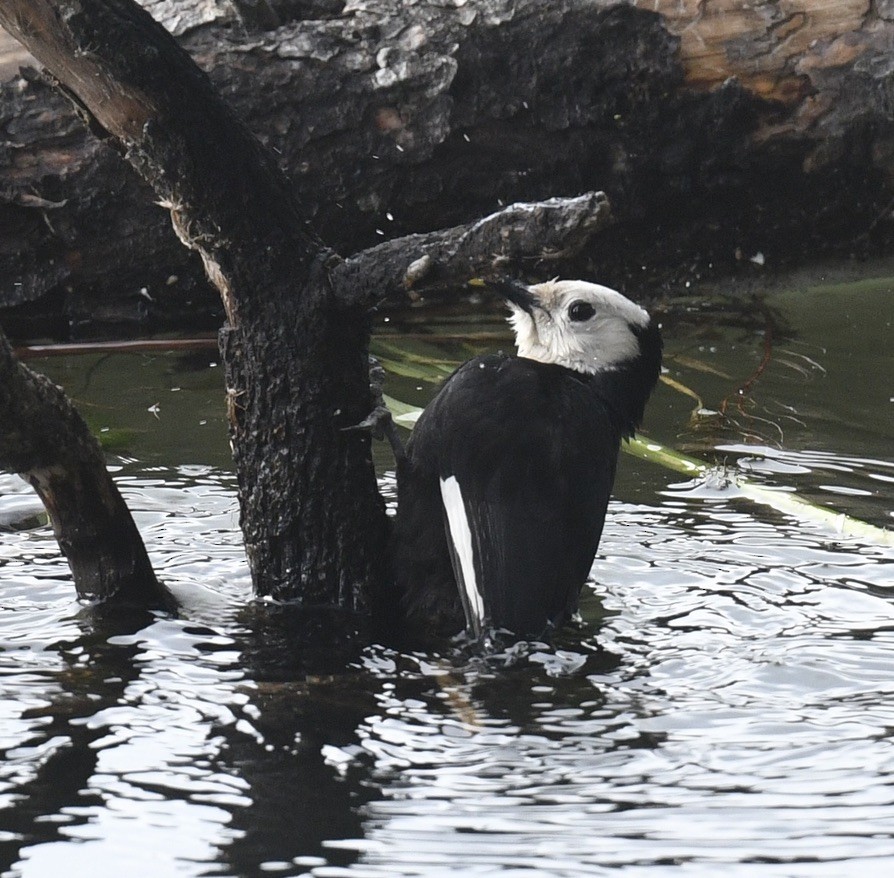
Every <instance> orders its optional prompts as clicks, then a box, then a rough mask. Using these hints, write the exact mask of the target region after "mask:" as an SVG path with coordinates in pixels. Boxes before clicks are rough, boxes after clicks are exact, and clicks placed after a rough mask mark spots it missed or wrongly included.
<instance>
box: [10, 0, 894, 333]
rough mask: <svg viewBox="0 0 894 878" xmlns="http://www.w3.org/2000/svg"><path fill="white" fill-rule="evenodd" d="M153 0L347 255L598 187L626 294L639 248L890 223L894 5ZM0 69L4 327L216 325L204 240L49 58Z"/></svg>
mask: <svg viewBox="0 0 894 878" xmlns="http://www.w3.org/2000/svg"><path fill="white" fill-rule="evenodd" d="M144 5H146V6H147V8H149V9H150V10H151V11H152V12H153V14H155V15H157V16H159V17H160V19H161V20H162V22H163V23H165V24H166V25H167V26H168V27H169V29H171V30H172V32H173V33H174V34H175V35H176V36H177V38H178V40H179V42H180V44H181V45H182V46H184V47H185V48H186V50H187V51H188V52H189V53H190V54H191V55H192V56H193V57H194V58H195V59H196V60H197V62H198V63H199V64H200V65H201V66H202V67H203V68H204V69H205V70H206V71H207V72H208V74H209V76H210V77H211V79H212V81H213V83H214V84H215V86H216V87H217V88H218V89H219V90H220V91H221V93H223V94H224V95H225V96H226V97H227V99H228V100H229V101H231V102H232V103H233V105H234V106H235V107H236V109H237V112H238V113H239V115H241V117H242V118H243V119H244V120H245V121H246V122H247V124H248V125H249V127H250V128H251V129H252V130H253V131H255V132H256V133H257V134H258V135H259V136H260V137H261V139H262V140H263V141H264V142H265V143H266V144H267V145H268V146H269V147H270V148H271V149H273V150H274V152H275V153H276V155H277V161H278V162H279V163H280V164H281V166H282V167H283V168H284V169H285V170H286V171H287V172H288V173H289V174H290V175H291V176H292V178H293V179H294V180H295V183H296V186H297V188H298V189H299V190H300V191H301V193H302V197H303V199H304V210H305V212H306V218H307V219H308V221H311V222H312V223H313V226H314V228H315V229H316V230H317V232H318V233H319V234H320V235H321V237H323V238H324V239H325V240H326V241H327V242H329V243H330V244H331V245H333V246H334V247H335V248H336V249H337V250H339V251H340V252H343V253H351V252H356V251H358V250H360V249H363V248H365V247H368V246H370V245H371V244H373V243H375V242H376V241H381V240H382V239H383V238H384V239H389V238H394V237H399V236H402V235H405V234H410V233H422V232H429V231H432V230H435V229H438V228H442V227H445V226H449V225H454V224H458V223H462V222H468V221H470V220H472V219H474V218H475V217H477V216H481V215H485V214H488V213H491V212H493V211H494V210H496V209H498V208H499V207H500V205H501V204H507V203H510V202H511V201H518V200H526V201H528V200H540V199H543V198H547V197H550V196H553V195H556V194H567V195H576V194H578V193H579V192H582V191H588V190H595V189H603V190H605V191H606V192H607V193H608V195H609V197H610V198H611V200H612V203H613V205H614V207H615V213H616V216H617V218H618V223H617V224H616V226H615V227H614V228H613V229H612V230H611V231H610V232H608V233H607V234H606V235H605V236H604V237H603V239H602V240H601V242H600V246H598V247H590V248H589V249H588V251H587V252H586V253H585V254H584V255H583V257H582V258H581V259H580V260H579V262H578V265H577V266H576V268H575V271H577V272H579V273H583V274H589V275H591V276H598V277H600V278H601V279H603V280H605V281H607V282H611V283H614V284H615V285H619V286H623V287H624V288H626V289H628V291H632V292H636V290H637V288H638V286H639V285H641V284H642V283H643V278H646V277H647V278H649V279H652V278H653V274H652V273H650V272H648V273H647V272H643V271H642V266H647V267H649V268H653V267H657V266H662V265H664V266H666V265H673V266H675V267H677V266H681V265H684V266H685V267H686V269H687V270H691V271H692V272H694V273H697V272H699V271H701V270H704V269H705V268H706V267H707V265H708V264H713V265H715V267H718V266H722V267H726V268H729V267H730V266H732V265H735V264H736V259H737V257H738V258H739V259H741V260H742V262H743V264H746V265H748V264H749V263H748V262H747V258H748V257H750V256H752V255H754V254H756V253H757V252H760V253H762V254H763V256H764V258H765V260H767V261H769V262H771V263H779V262H784V261H790V260H792V259H797V258H802V257H804V256H805V255H806V256H810V255H817V254H822V255H827V254H828V253H829V252H830V251H832V252H839V253H840V252H845V253H849V252H852V251H855V250H862V249H865V248H867V247H872V246H877V247H882V246H885V245H886V244H887V243H889V242H890V241H891V237H892V223H891V201H892V198H894V186H892V180H894V120H892V114H891V111H890V106H891V97H890V82H891V77H890V71H891V65H892V61H891V59H892V58H894V51H892V49H894V7H892V6H891V4H890V3H889V2H887V0H884V2H881V0H879V2H873V3H870V0H844V2H841V3H835V4H831V3H828V2H825V0H785V2H766V3H754V4H742V3H740V2H738V0H712V2H710V3H704V2H697V0H684V2H682V3H681V2H676V0H674V2H671V0H648V2H631V0H627V2H624V0H559V2H549V3H546V2H543V0H467V2H456V3H449V4H445V3H435V2H417V3H414V4H412V5H407V4H405V3H402V2H399V0H379V2H376V3H364V2H361V0H350V2H340V0H314V2H306V3H305V2H295V0H265V2H261V3H259V2H248V0H244V2H236V3H231V2H229V0H209V2H205V3H201V4H197V3H195V2H193V0H144ZM2 88H3V92H2V103H0V127H2V128H3V130H4V137H3V138H2V140H0V192H2V196H0V230H2V235H0V302H2V303H3V305H4V306H5V307H6V309H7V310H6V311H5V312H4V315H3V319H4V322H5V324H6V326H7V328H9V329H10V330H11V331H15V332H17V333H19V334H27V333H28V332H29V331H31V330H30V329H29V327H30V326H33V323H29V322H27V321H25V320H24V319H18V318H24V317H26V316H28V317H29V319H30V315H32V314H34V313H42V314H43V315H44V316H45V317H46V321H45V323H44V328H45V329H46V330H47V331H50V332H53V333H54V334H56V335H62V336H66V335H70V336H78V335H84V334H86V333H88V332H92V331H95V327H96V325H97V323H103V322H104V323H105V324H107V325H111V326H112V327H113V328H116V329H118V330H119V331H120V326H121V325H122V324H137V325H141V326H155V325H158V323H159V322H165V321H167V322H168V323H170V322H171V321H174V322H176V321H178V320H180V319H181V318H182V317H183V316H184V314H187V313H189V314H192V315H195V319H197V320H198V321H199V322H204V323H205V325H207V324H208V321H209V320H211V321H213V320H214V319H215V318H214V315H213V314H212V313H209V309H211V303H212V300H211V298H210V296H209V293H208V288H207V285H206V284H205V282H204V280H203V279H202V267H201V264H200V261H199V260H198V259H196V258H195V257H194V256H193V257H192V258H190V257H189V255H188V254H186V253H185V252H184V251H182V250H181V249H180V248H179V247H178V244H177V241H176V238H175V236H174V234H172V232H171V229H170V226H169V223H168V222H167V220H166V219H165V217H164V214H163V212H162V211H159V210H158V209H157V208H155V207H154V206H153V205H152V204H151V200H152V196H151V192H150V191H149V190H148V189H147V188H146V186H145V184H143V183H141V182H139V181H137V180H136V179H135V178H134V177H133V175H132V174H130V173H129V171H128V169H127V168H126V166H125V164H124V163H123V162H122V161H121V159H120V158H119V157H118V156H117V155H116V154H115V153H114V152H113V151H112V150H109V149H108V148H107V147H105V146H102V145H100V144H99V143H97V142H96V141H95V140H94V139H92V138H90V137H89V136H88V134H87V133H86V132H85V131H84V130H83V128H82V126H80V123H79V122H78V121H77V119H76V117H75V115H74V114H73V112H72V111H71V109H70V108H68V107H67V106H66V103H65V101H64V100H63V99H62V98H61V97H60V96H59V95H58V94H57V93H56V92H55V91H53V90H52V89H51V88H50V87H48V86H47V85H46V84H45V83H44V82H42V81H41V80H40V78H39V77H37V76H36V75H34V74H33V73H32V74H28V75H27V76H25V77H24V78H17V79H14V80H12V81H10V82H7V83H6V84H4V85H3V87H2ZM24 303H36V304H31V305H27V307H26V309H25V310H24V311H22V310H21V308H22V306H23V305H24ZM16 305H19V306H20V310H15V309H14V306H16ZM10 308H13V310H9V309H10ZM200 315H204V316H200Z"/></svg>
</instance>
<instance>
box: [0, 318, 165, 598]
mask: <svg viewBox="0 0 894 878" xmlns="http://www.w3.org/2000/svg"><path fill="white" fill-rule="evenodd" d="M0 424H2V425H3V429H0V468H2V469H5V470H8V471H10V472H15V473H19V474H20V475H21V476H22V478H23V479H25V480H26V481H27V482H29V483H30V484H31V485H32V487H33V488H34V489H35V490H36V491H37V493H38V495H39V496H40V499H41V500H42V501H43V504H44V506H45V507H46V509H47V512H48V514H49V517H50V521H51V523H52V525H53V530H54V531H55V533H56V538H57V539H58V540H59V545H60V547H61V548H62V551H63V553H64V554H65V557H66V558H67V559H68V563H69V566H70V567H71V571H72V575H73V576H74V582H75V587H76V588H77V592H78V595H79V596H80V597H82V598H87V599H90V600H115V601H117V602H123V603H128V604H134V605H139V606H143V607H152V608H159V609H173V608H174V600H173V598H172V597H171V595H170V594H169V592H168V591H167V589H166V588H165V587H164V586H162V585H161V584H159V582H158V580H157V579H156V578H155V574H154V572H153V571H152V566H151V564H150V563H149V558H148V556H147V555H146V550H145V548H144V546H143V541H142V540H141V539H140V535H139V532H138V531H137V527H136V525H135V524H134V521H133V518H132V516H131V514H130V512H129V510H128V508H127V506H126V504H125V503H124V500H123V499H122V498H121V494H120V493H119V492H118V489H117V488H116V487H115V484H114V483H113V482H112V479H111V477H110V476H109V474H108V472H107V471H106V467H105V460H104V458H103V453H102V449H101V448H100V447H99V443H98V442H97V441H96V439H95V438H94V437H93V435H92V434H91V433H90V431H89V429H88V428H87V425H86V424H85V423H84V421H83V420H82V419H81V417H80V415H79V414H78V413H77V412H76V411H75V410H74V407H73V406H72V404H71V402H69V400H68V399H67V398H66V396H65V394H64V393H63V392H62V390H61V389H60V388H59V387H56V386H55V385H54V384H53V383H52V382H51V381H49V380H48V379H46V378H44V377H43V376H41V375H37V374H35V373H34V372H32V371H31V370H30V369H28V368H26V367H25V366H23V365H21V364H20V363H18V362H16V360H15V358H14V357H13V354H12V349H11V348H10V346H9V342H8V341H7V340H6V336H5V335H3V333H2V332H0Z"/></svg>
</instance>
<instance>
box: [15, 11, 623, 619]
mask: <svg viewBox="0 0 894 878" xmlns="http://www.w3.org/2000/svg"><path fill="white" fill-rule="evenodd" d="M0 22H2V23H3V24H4V25H5V26H6V27H7V28H9V29H10V30H11V31H12V32H13V33H15V34H16V35H17V36H19V37H20V38H21V39H22V41H23V42H24V43H25V44H26V45H27V46H28V48H29V49H30V50H31V51H32V52H33V53H34V55H35V56H36V57H38V58H39V59H40V60H41V61H42V63H44V64H45V65H46V66H47V67H48V68H49V69H50V70H51V71H52V73H53V75H54V76H55V77H56V78H57V80H58V82H59V83H60V86H61V87H62V88H63V89H65V91H66V92H67V93H68V94H69V95H70V96H71V97H72V99H73V100H74V101H75V102H76V103H77V105H78V106H79V107H80V108H81V110H82V112H83V113H84V114H85V116H86V117H87V120H88V121H89V123H90V124H91V126H92V128H93V130H94V133H96V134H98V135H99V136H101V137H103V138H105V139H107V140H108V141H109V142H110V143H111V144H112V145H113V146H115V147H117V148H118V149H119V150H120V151H121V152H122V154H123V155H124V157H125V158H126V159H127V161H128V162H129V163H130V164H131V165H132V166H133V167H134V168H135V169H136V170H137V171H138V172H139V173H140V175H141V176H142V177H143V179H144V180H145V181H147V182H148V183H149V184H151V186H152V187H153V189H154V190H155V193H156V197H157V198H159V199H160V201H161V203H162V204H163V205H164V206H166V207H167V208H168V209H169V210H170V214H171V218H172V220H173V225H174V229H175V231H176V232H177V235H178V237H179V238H180V240H181V241H182V242H183V244H185V245H186V246H187V247H189V248H191V249H193V250H196V251H198V254H199V256H200V257H201V259H202V262H203V263H204V266H205V269H206V271H207V273H208V275H209V277H210V278H211V280H212V281H213V283H214V284H215V286H216V287H217V289H218V290H219V292H220V296H221V299H222V302H223V305H224V309H225V311H226V314H227V326H226V327H225V328H224V330H223V331H222V333H221V349H222V352H223V356H224V359H225V362H226V378H227V388H228V389H227V399H228V408H229V421H230V436H231V441H232V446H233V454H234V459H235V463H236V471H237V475H238V479H239V500H240V507H241V512H242V522H241V523H242V530H243V534H244V538H245V545H246V550H247V554H248V558H249V563H250V566H251V571H252V577H253V581H254V586H255V589H256V591H257V593H259V594H261V595H270V596H273V597H275V598H282V599H293V598H300V599H301V600H302V601H303V602H305V603H306V604H317V605H320V604H323V605H337V606H339V607H342V608H347V609H349V610H361V609H364V608H365V607H366V602H367V600H368V599H369V595H370V594H371V593H374V590H375V588H376V585H377V583H378V582H379V580H380V578H381V576H382V575H383V572H384V561H385V546H386V534H385V529H386V519H385V513H384V505H383V503H382V500H381V498H380V497H379V494H378V491H377V486H376V481H375V473H374V471H373V466H372V459H371V454H370V436H369V432H368V431H367V430H363V429H357V426H358V425H359V424H361V422H364V421H365V420H366V419H367V416H368V415H369V414H370V413H371V410H372V409H373V402H372V397H371V393H370V387H369V381H368V355H367V343H368V337H369V326H368V315H369V310H370V308H371V306H373V305H374V304H375V302H377V301H378V299H379V298H380V297H381V295H382V294H383V293H385V292H387V291H389V290H396V289H406V288H407V287H408V286H411V285H413V284H416V285H417V286H418V285H419V284H427V285H432V284H438V283H447V282H454V283H455V282H459V281H462V280H465V279H466V278H467V277H468V276H469V272H470V271H475V270H481V269H487V270H492V269H493V268H494V266H495V265H498V266H503V267H505V266H508V265H511V264H513V262H514V261H516V260H525V259H528V258H530V257H531V256H532V255H536V256H537V258H539V259H544V258H556V257H557V256H560V255H562V254H570V253H573V252H576V251H579V250H580V249H581V248H583V247H585V246H586V245H587V243H588V242H589V241H590V240H591V238H592V236H593V235H594V234H596V233H597V232H598V231H600V230H601V229H602V227H603V226H604V225H605V224H606V221H607V218H608V209H607V204H606V200H605V197H604V196H603V195H601V194H591V195H586V196H581V197H579V198H575V199H570V200H561V199H555V200H552V201H549V202H546V203H543V204H529V205H522V206H520V207H510V208H507V209H506V210H504V211H502V212H500V213H498V214H494V215H492V216H489V217H486V218H485V219H483V220H480V221H478V222H476V223H474V224H472V225H470V226H468V227H460V228H456V229H450V230H447V231H444V232H438V233H432V234H430V235H420V236H415V237H412V238H409V239H406V240H404V241H402V242H390V243H388V244H385V245H382V246H381V247H379V248H374V249H372V250H369V251H365V252H363V253H360V254H358V255H357V256H355V257H354V258H352V259H351V260H349V261H347V262H345V261H343V260H341V259H340V258H339V257H337V256H335V255H334V254H333V253H332V252H331V251H329V250H327V249H326V248H325V247H324V246H323V245H322V244H321V243H320V242H319V241H318V240H317V239H316V238H315V236H314V235H313V234H312V233H311V232H310V231H308V227H307V224H306V220H305V216H304V212H303V209H302V207H301V205H300V204H299V202H298V200H297V199H296V197H295V194H294V192H293V190H292V187H291V185H290V183H289V182H288V181H287V179H286V177H285V176H284V175H283V174H282V172H281V171H280V170H279V169H278V168H277V167H276V164H275V162H274V158H273V155H272V154H271V153H270V152H268V151H267V150H266V149H264V148H263V147H262V146H261V145H260V144H259V143H258V142H257V141H256V140H255V139H254V137H253V136H252V135H251V134H250V132H249V131H248V129H247V128H246V127H245V126H244V125H243V124H242V123H240V122H239V121H237V119H236V118H235V117H234V116H233V115H232V113H231V112H230V111H229V110H228V109H227V108H226V107H225V105H224V104H223V103H222V102H221V100H220V99H219V98H218V97H217V95H216V94H215V92H214V89H213V87H212V86H211V84H210V82H209V81H208V79H207V78H206V77H205V75H204V74H203V73H202V72H201V71H200V70H199V69H198V68H197V67H196V66H195V65H194V64H193V63H192V61H191V60H190V59H189V57H188V55H186V53H185V52H184V51H183V50H182V49H181V48H180V47H179V46H178V45H177V43H176V42H175V41H174V40H173V39H172V38H171V37H170V35H169V34H167V33H166V32H165V31H164V29H163V28H161V27H160V26H159V25H158V24H156V22H155V21H154V20H153V19H152V18H151V17H150V16H149V15H148V14H147V13H146V12H145V11H144V10H142V9H141V8H140V7H139V6H137V5H136V4H134V3H133V2H131V0H55V2H54V0H0ZM13 368H14V366H13V364H12V361H11V359H10V361H9V364H8V369H9V370H12V369H13ZM2 399H3V397H0V401H2ZM60 405H61V403H60ZM2 413H3V412H2V410H0V414H2ZM6 414H7V417H6V420H5V421H0V432H2V433H3V435H2V436H0V440H3V441H5V442H6V443H7V444H9V445H10V447H14V444H15V441H16V440H17V437H18V436H19V434H20V433H21V431H22V429H23V428H24V426H23V425H25V424H26V421H24V420H23V418H24V417H25V415H26V414H27V412H25V411H20V410H18V409H15V408H14V407H13V400H12V398H11V399H10V401H9V402H8V403H7V412H6ZM57 435H58V438H59V441H60V443H61V445H60V447H61V448H62V449H64V447H65V445H64V443H65V440H66V435H65V434H64V433H62V432H59V433H58V434H57ZM84 441H86V440H84ZM81 444H83V443H81ZM77 451H78V449H76V448H73V449H72V453H73V454H75V453H76V452H77ZM61 453H64V451H60V454H61ZM77 459H81V455H80V454H79V453H78V454H77ZM10 460H12V461H14V460H15V458H10ZM0 465H4V459H3V458H2V457H0ZM6 465H7V466H9V465H10V464H9V463H7V464H6ZM97 478H98V477H97ZM33 481H34V480H33ZM36 486H37V487H38V490H41V489H42V487H43V482H42V481H40V480H36ZM82 487H83V488H84V493H85V494H87V495H88V500H87V501H85V503H86V506H85V505H84V504H81V505H78V504H77V503H75V502H73V501H72V498H71V497H68V500H69V501H70V505H71V510H72V513H71V514H73V515H87V516H89V514H90V512H91V508H90V505H89V504H90V502H93V501H92V500H89V495H90V494H91V491H90V486H89V485H87V484H84V485H83V486H82ZM102 490H105V489H102ZM42 496H43V497H44V499H45V501H47V502H49V503H53V502H54V501H53V497H51V496H48V492H47V491H44V492H43V493H42ZM104 497H105V495H104V494H103V495H102V497H100V501H101V502H105V501H104ZM137 541H138V537H137ZM150 572H151V571H150Z"/></svg>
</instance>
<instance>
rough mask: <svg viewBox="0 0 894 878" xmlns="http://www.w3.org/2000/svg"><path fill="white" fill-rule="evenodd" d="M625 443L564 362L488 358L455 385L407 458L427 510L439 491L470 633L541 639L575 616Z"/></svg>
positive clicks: (589, 386) (429, 412)
mask: <svg viewBox="0 0 894 878" xmlns="http://www.w3.org/2000/svg"><path fill="white" fill-rule="evenodd" d="M619 442H620V436H619V431H618V429H617V428H616V427H615V425H614V423H613V419H612V417H611V415H610V412H609V410H608V409H607V408H606V406H605V405H604V404H603V403H602V401H601V398H600V396H599V394H598V392H597V391H596V385H595V384H594V381H593V379H590V378H587V377H584V376H580V375H577V374H576V373H574V372H571V371H570V370H567V369H564V368H562V367H559V366H550V365H545V364H541V363H536V362H533V361H531V360H526V359H520V358H509V357H500V356H495V357H483V358H477V359H475V360H471V361H470V362H469V363H466V364H465V365H464V366H463V367H461V368H460V369H459V370H458V371H457V372H456V373H454V375H453V376H452V377H451V378H450V379H449V380H448V382H447V383H446V384H445V386H444V387H443V388H442V390H441V392H440V393H439V394H438V396H437V397H436V398H435V400H434V401H433V402H432V403H431V404H430V406H429V407H428V408H427V409H426V411H425V413H424V415H423V416H422V417H421V418H420V420H419V423H418V424H417V426H416V430H415V431H414V434H413V437H412V439H411V442H410V444H409V445H408V459H409V467H410V468H412V469H413V470H414V477H415V478H416V480H417V481H418V482H419V483H420V484H424V485H425V486H426V492H427V495H428V497H429V501H428V505H429V507H430V508H431V506H432V505H434V501H432V500H431V498H432V497H433V496H434V497H437V496H438V495H440V500H441V506H442V513H441V517H442V518H443V519H444V520H445V524H444V527H445V528H446V533H447V536H448V538H447V539H446V540H444V543H445V544H446V548H447V552H448V555H450V556H451V557H450V560H451V562H452V567H453V570H454V574H455V578H456V580H457V585H458V587H459V594H460V597H461V599H462V602H463V608H464V610H465V612H466V621H467V624H469V626H470V627H472V628H473V629H475V628H478V627H479V626H480V625H483V624H485V623H486V624H492V625H494V626H496V627H505V628H508V629H510V630H511V631H513V632H515V633H516V634H518V635H521V636H529V637H536V636H538V635H540V634H542V633H543V631H544V630H545V629H546V628H547V627H548V626H549V625H550V624H551V623H553V624H558V623H559V622H560V621H561V620H562V619H563V618H564V617H565V616H566V615H567V614H568V613H569V612H573V611H574V609H576V605H577V597H578V594H579V591H580V588H581V586H582V585H583V582H584V580H585V579H586V576H587V573H588V572H589V570H590V566H591V565H592V561H593V557H594V555H595V553H596V549H597V547H598V545H599V538H600V535H601V533H602V524H603V521H604V518H605V508H606V505H607V503H608V498H609V494H610V492H611V487H612V482H613V481H614V473H615V465H616V461H617V453H618V445H619ZM436 490H437V494H435V491H436ZM403 493H404V492H403V491H402V492H401V494H402V496H401V503H402V502H403ZM458 498H459V499H458ZM399 516H400V512H399ZM463 517H464V521H462V520H461V519H462V518H463ZM442 539H443V537H442ZM470 580H472V581H471V582H470ZM454 588H456V587H454ZM455 595H456V591H455V590H454V598H453V599H454V601H455ZM479 603H480V606H483V609H484V615H485V617H486V618H484V619H481V618H479V615H480V614H479V613H478V611H477V608H478V605H479Z"/></svg>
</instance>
